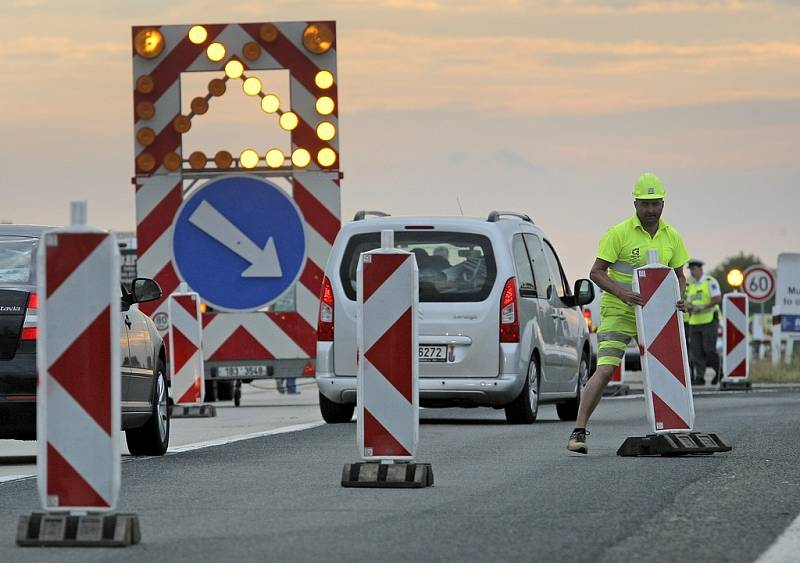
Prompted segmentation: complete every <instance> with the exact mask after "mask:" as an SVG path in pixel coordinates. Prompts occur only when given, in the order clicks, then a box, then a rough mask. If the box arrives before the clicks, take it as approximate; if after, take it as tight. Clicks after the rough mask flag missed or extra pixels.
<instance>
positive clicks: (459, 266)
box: [340, 231, 496, 303]
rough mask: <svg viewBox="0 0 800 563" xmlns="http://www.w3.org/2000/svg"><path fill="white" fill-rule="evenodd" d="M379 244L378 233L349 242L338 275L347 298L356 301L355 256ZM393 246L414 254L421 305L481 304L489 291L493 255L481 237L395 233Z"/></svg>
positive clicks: (492, 283) (434, 232) (491, 284)
mask: <svg viewBox="0 0 800 563" xmlns="http://www.w3.org/2000/svg"><path fill="white" fill-rule="evenodd" d="M380 245H381V244H380V233H366V234H361V235H356V236H354V237H353V238H351V239H350V241H349V242H348V244H347V248H346V249H345V252H344V259H343V260H342V266H341V272H340V273H341V280H342V286H343V287H344V291H345V294H346V295H347V296H348V298H350V299H352V300H355V298H356V270H357V268H358V257H359V256H360V255H361V253H362V252H367V251H370V250H375V249H376V248H380ZM395 247H396V248H398V249H400V250H406V251H408V252H412V253H414V255H415V257H416V259H417V267H418V268H419V300H420V302H423V303H425V302H465V301H483V300H484V299H486V298H487V297H488V296H489V293H491V291H492V287H493V286H494V280H495V277H496V267H495V262H494V254H493V253H492V244H491V242H490V241H489V239H488V238H487V237H485V236H483V235H478V234H472V233H452V232H440V231H416V232H405V231H401V232H396V233H395Z"/></svg>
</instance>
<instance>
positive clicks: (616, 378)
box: [610, 356, 625, 385]
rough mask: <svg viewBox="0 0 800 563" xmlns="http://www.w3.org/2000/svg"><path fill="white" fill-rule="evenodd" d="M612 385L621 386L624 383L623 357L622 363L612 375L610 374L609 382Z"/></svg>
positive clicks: (623, 357)
mask: <svg viewBox="0 0 800 563" xmlns="http://www.w3.org/2000/svg"><path fill="white" fill-rule="evenodd" d="M610 383H611V384H612V385H622V384H623V383H625V356H622V363H620V364H619V366H617V369H615V370H614V373H612V374H611V381H610Z"/></svg>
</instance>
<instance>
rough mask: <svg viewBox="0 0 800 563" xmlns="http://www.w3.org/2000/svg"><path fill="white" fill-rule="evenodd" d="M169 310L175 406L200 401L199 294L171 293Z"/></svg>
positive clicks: (201, 331)
mask: <svg viewBox="0 0 800 563" xmlns="http://www.w3.org/2000/svg"><path fill="white" fill-rule="evenodd" d="M167 303H168V304H167V310H168V312H169V342H170V346H169V365H170V381H171V384H172V394H173V396H174V397H175V403H176V404H178V405H193V404H197V403H202V402H203V396H204V394H205V385H204V383H203V382H204V378H203V350H202V343H203V319H202V315H201V314H200V296H199V295H198V294H197V293H194V292H187V293H173V294H172V295H170V296H169V299H168V301H167Z"/></svg>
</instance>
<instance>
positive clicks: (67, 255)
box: [36, 204, 121, 512]
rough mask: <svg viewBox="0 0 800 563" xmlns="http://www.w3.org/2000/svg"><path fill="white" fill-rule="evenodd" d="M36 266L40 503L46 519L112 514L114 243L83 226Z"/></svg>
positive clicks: (50, 245) (116, 399) (60, 239)
mask: <svg viewBox="0 0 800 563" xmlns="http://www.w3.org/2000/svg"><path fill="white" fill-rule="evenodd" d="M81 207H82V210H81ZM73 219H74V220H76V222H79V223H80V222H83V223H84V224H85V221H86V211H85V204H84V205H83V206H80V205H78V206H76V205H74V204H73ZM38 259H39V264H38V265H39V276H38V288H37V291H38V292H39V299H40V304H39V319H38V322H39V338H38V341H37V351H36V353H37V364H38V366H37V367H38V372H39V385H38V393H37V436H38V455H37V466H38V487H39V496H40V498H41V501H42V506H43V507H44V509H45V510H47V511H59V512H63V511H92V512H97V511H111V510H113V509H114V506H115V505H116V502H117V497H118V495H119V485H120V412H121V407H120V337H119V333H120V322H121V321H120V281H119V276H120V274H119V250H118V248H117V241H116V239H115V237H114V235H113V234H111V233H109V232H104V231H100V230H98V229H92V228H90V227H85V226H73V227H67V228H62V229H55V230H51V231H48V232H46V233H45V234H44V237H43V240H42V246H41V247H40V249H39V257H38Z"/></svg>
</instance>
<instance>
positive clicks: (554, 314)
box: [550, 311, 564, 319]
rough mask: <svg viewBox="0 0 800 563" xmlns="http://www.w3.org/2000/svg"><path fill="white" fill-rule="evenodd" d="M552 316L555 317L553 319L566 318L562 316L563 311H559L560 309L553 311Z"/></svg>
mask: <svg viewBox="0 0 800 563" xmlns="http://www.w3.org/2000/svg"><path fill="white" fill-rule="evenodd" d="M550 317H551V318H553V319H563V318H564V317H562V316H561V313H559V312H558V311H553V312H552V313H550Z"/></svg>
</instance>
